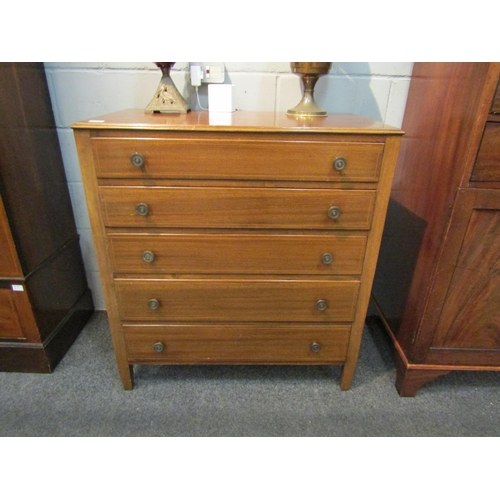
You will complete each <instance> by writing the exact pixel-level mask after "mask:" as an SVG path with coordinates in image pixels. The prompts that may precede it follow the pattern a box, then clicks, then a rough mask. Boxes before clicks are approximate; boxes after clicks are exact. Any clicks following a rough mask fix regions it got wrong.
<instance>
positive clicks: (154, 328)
mask: <svg viewBox="0 0 500 500" xmlns="http://www.w3.org/2000/svg"><path fill="white" fill-rule="evenodd" d="M350 330H351V327H350V326H348V325H346V326H340V325H334V326H331V325H328V326H327V325H306V326H301V325H264V326H261V325H231V324H226V325H210V324H205V325H151V326H147V325H139V326H135V325H134V326H132V325H124V327H123V332H124V336H125V343H126V347H127V357H128V361H129V363H152V364H154V363H178V364H182V363H231V364H237V363H241V364H245V363H249V364H250V363H276V364H286V363H307V364H314V363H319V364H322V363H341V362H343V361H345V359H346V354H347V346H348V342H349V334H350Z"/></svg>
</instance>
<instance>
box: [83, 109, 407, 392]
mask: <svg viewBox="0 0 500 500" xmlns="http://www.w3.org/2000/svg"><path fill="white" fill-rule="evenodd" d="M227 118H229V119H230V123H228V124H224V125H223V124H219V125H217V124H213V123H210V122H211V120H212V119H213V117H211V116H210V114H209V113H206V112H193V113H189V114H187V115H181V116H178V115H150V114H146V113H144V111H142V110H129V111H124V112H119V113H115V114H112V115H107V116H104V117H100V118H97V119H94V120H89V121H85V122H79V123H77V124H75V125H74V126H73V127H74V132H75V137H76V143H77V147H78V153H79V158H80V164H81V169H82V175H83V179H84V184H85V190H86V196H87V201H88V205H89V211H90V218H91V223H92V229H93V234H94V239H95V244H96V249H97V256H98V261H99V266H100V270H101V275H102V281H103V287H104V294H105V299H106V304H107V310H108V316H109V320H110V326H111V333H112V337H113V342H114V346H115V352H116V357H117V362H118V368H119V372H120V375H121V378H122V382H123V386H124V388H125V389H131V388H132V385H133V378H132V374H133V365H135V364H141V363H143V364H168V363H171V364H183V363H215V364H217V363H219V364H221V363H228V364H250V363H253V364H266V363H271V364H338V365H342V366H343V371H342V379H341V387H342V389H349V387H350V385H351V381H352V378H353V375H354V370H355V366H356V361H357V357H358V351H359V346H360V342H361V335H362V331H363V326H364V322H365V315H366V309H367V305H368V301H369V295H370V289H371V284H372V280H373V273H374V271H375V261H376V258H377V254H378V249H379V243H380V238H381V235H382V227H383V224H384V218H385V213H386V208H387V201H388V195H389V190H390V183H391V180H392V176H393V170H394V166H395V162H396V158H397V152H398V148H399V143H400V136H401V133H402V132H401V131H400V130H397V129H394V128H392V127H385V126H384V125H382V124H380V123H376V122H373V121H371V120H368V119H365V118H361V117H354V116H343V117H342V116H330V117H327V118H319V119H311V120H297V119H294V118H289V117H287V116H286V115H285V114H284V113H283V114H275V113H252V112H243V111H238V112H235V113H233V114H228V115H227Z"/></svg>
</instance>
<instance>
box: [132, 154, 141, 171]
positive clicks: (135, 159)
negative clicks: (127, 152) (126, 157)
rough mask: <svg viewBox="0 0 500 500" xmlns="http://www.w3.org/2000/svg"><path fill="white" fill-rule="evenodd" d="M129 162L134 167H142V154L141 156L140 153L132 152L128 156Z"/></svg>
mask: <svg viewBox="0 0 500 500" xmlns="http://www.w3.org/2000/svg"><path fill="white" fill-rule="evenodd" d="M130 163H132V165H133V166H134V167H137V168H142V167H144V156H142V155H141V154H140V153H134V154H133V155H132V156H131V157H130Z"/></svg>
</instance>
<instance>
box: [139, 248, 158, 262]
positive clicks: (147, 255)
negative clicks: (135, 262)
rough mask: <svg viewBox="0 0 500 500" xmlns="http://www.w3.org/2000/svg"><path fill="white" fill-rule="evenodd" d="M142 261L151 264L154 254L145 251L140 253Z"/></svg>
mask: <svg viewBox="0 0 500 500" xmlns="http://www.w3.org/2000/svg"><path fill="white" fill-rule="evenodd" d="M142 260H143V261H144V262H153V261H154V260H155V254H154V253H153V252H150V251H149V250H146V251H145V252H142Z"/></svg>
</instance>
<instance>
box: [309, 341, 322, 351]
mask: <svg viewBox="0 0 500 500" xmlns="http://www.w3.org/2000/svg"><path fill="white" fill-rule="evenodd" d="M311 351H312V352H314V353H317V352H319V351H321V344H319V343H318V342H313V343H312V344H311Z"/></svg>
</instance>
